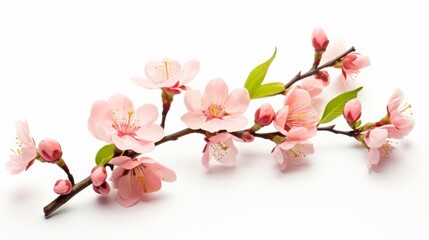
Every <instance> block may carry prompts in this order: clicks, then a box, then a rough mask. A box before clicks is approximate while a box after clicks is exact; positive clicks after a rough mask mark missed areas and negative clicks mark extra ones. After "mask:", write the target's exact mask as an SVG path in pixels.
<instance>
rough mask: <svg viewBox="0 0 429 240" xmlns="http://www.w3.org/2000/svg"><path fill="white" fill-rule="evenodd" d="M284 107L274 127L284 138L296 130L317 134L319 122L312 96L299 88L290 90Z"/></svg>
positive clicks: (312, 134) (277, 116)
mask: <svg viewBox="0 0 429 240" xmlns="http://www.w3.org/2000/svg"><path fill="white" fill-rule="evenodd" d="M284 105H285V106H284V107H283V108H282V109H280V110H279V111H278V112H277V115H276V119H275V120H274V127H275V128H276V129H277V130H279V131H280V132H281V133H282V134H283V135H284V136H288V131H289V130H291V129H293V128H296V127H303V128H306V129H307V131H308V133H309V135H311V136H314V135H315V134H316V132H317V128H316V124H317V122H318V121H319V117H318V113H317V110H316V109H315V108H314V107H313V105H312V104H311V97H310V94H309V93H308V92H307V91H305V90H303V89H299V88H292V89H290V90H289V91H288V92H287V94H286V97H285V102H284Z"/></svg>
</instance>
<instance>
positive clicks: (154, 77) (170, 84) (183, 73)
mask: <svg viewBox="0 0 429 240" xmlns="http://www.w3.org/2000/svg"><path fill="white" fill-rule="evenodd" d="M199 70H200V63H199V62H198V61H195V60H191V61H188V62H187V63H186V64H185V66H184V67H183V69H182V67H181V66H180V63H179V62H177V61H172V60H168V59H164V60H162V61H150V62H148V63H147V64H146V67H145V71H146V76H147V78H141V77H134V78H132V80H133V81H134V82H135V83H136V84H138V85H140V86H142V87H144V88H147V89H157V88H162V89H165V90H166V91H168V92H173V93H180V89H185V84H187V83H188V82H190V81H191V80H192V79H193V78H194V77H195V76H196V75H197V73H198V71H199Z"/></svg>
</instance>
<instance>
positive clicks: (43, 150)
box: [39, 139, 63, 162]
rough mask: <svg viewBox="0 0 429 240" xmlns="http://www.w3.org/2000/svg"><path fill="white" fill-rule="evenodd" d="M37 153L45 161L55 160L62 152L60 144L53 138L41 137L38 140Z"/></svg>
mask: <svg viewBox="0 0 429 240" xmlns="http://www.w3.org/2000/svg"><path fill="white" fill-rule="evenodd" d="M39 153H40V156H41V157H42V158H43V160H45V161H46V162H56V161H58V160H59V159H60V158H61V155H62V154H63V152H62V151H61V145H60V144H59V143H58V142H57V140H54V139H43V140H42V141H40V143H39Z"/></svg>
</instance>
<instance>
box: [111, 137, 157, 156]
mask: <svg viewBox="0 0 429 240" xmlns="http://www.w3.org/2000/svg"><path fill="white" fill-rule="evenodd" d="M112 141H113V143H114V144H115V146H116V147H117V148H119V149H120V150H133V151H135V152H138V153H146V152H150V151H152V150H153V149H154V148H155V143H154V142H147V141H142V140H140V141H139V140H137V139H135V138H133V137H131V136H129V135H125V136H123V137H119V136H117V135H113V136H112Z"/></svg>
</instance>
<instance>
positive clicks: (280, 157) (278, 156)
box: [271, 146, 285, 164]
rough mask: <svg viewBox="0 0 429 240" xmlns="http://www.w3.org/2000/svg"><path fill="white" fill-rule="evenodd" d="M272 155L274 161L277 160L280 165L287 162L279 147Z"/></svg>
mask: <svg viewBox="0 0 429 240" xmlns="http://www.w3.org/2000/svg"><path fill="white" fill-rule="evenodd" d="M271 154H272V155H273V157H274V159H276V161H277V163H278V164H283V162H284V161H285V159H284V156H283V152H282V150H281V148H280V147H279V146H276V147H275V148H274V149H273V151H272V152H271Z"/></svg>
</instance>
